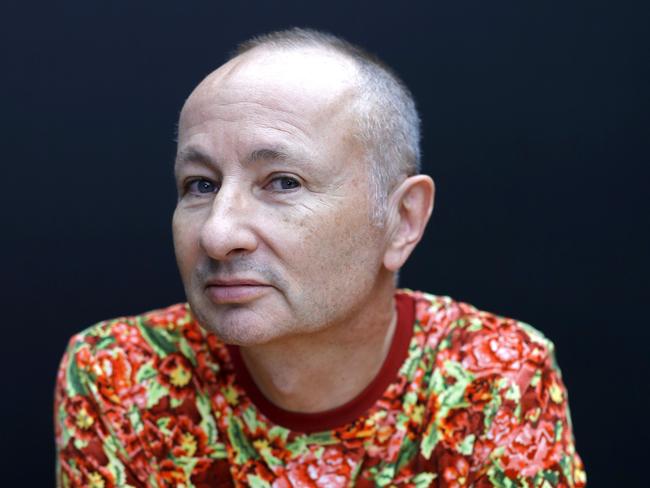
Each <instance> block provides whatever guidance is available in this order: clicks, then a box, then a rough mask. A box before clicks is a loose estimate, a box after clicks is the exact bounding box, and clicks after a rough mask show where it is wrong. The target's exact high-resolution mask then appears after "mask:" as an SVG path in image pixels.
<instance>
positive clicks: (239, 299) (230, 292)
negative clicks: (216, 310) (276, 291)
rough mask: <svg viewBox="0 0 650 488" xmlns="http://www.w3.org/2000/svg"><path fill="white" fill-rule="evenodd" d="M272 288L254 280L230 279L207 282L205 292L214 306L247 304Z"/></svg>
mask: <svg viewBox="0 0 650 488" xmlns="http://www.w3.org/2000/svg"><path fill="white" fill-rule="evenodd" d="M272 288H273V287H272V286H271V285H268V284H266V283H261V282H259V281H257V280H254V279H244V278H241V279H240V278H230V279H217V280H209V281H208V282H207V283H206V285H205V292H206V294H207V295H208V297H209V298H210V300H211V301H212V302H214V303H215V304H219V305H223V304H228V303H231V304H237V303H247V302H251V301H253V300H256V299H257V298H260V297H261V296H263V295H265V294H266V293H268V292H269V291H271V289H272Z"/></svg>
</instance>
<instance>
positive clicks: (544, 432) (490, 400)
mask: <svg viewBox="0 0 650 488" xmlns="http://www.w3.org/2000/svg"><path fill="white" fill-rule="evenodd" d="M413 296H414V298H416V324H415V328H416V330H417V328H418V327H420V328H421V330H422V331H423V335H424V337H425V340H424V341H423V344H424V350H425V351H427V349H428V351H429V363H428V368H427V373H426V374H427V381H426V385H427V398H428V409H427V410H428V416H427V419H426V421H425V426H426V427H425V430H424V433H423V437H422V444H421V453H422V455H423V457H424V458H425V459H427V460H429V461H428V462H430V463H434V462H435V463H438V464H437V469H438V470H439V471H440V472H442V473H443V475H444V477H445V478H449V479H452V478H453V477H454V476H461V471H462V472H463V473H464V474H462V476H467V477H468V479H472V480H474V481H475V482H477V483H478V482H479V481H481V482H484V481H486V480H490V482H492V484H497V485H499V482H503V481H504V480H505V479H506V478H509V481H511V480H517V483H524V482H526V483H528V484H529V485H530V484H531V483H532V485H531V486H537V484H535V483H537V482H538V481H539V480H540V479H542V478H544V477H550V478H549V479H551V478H552V479H554V480H557V481H558V482H560V481H561V482H560V484H558V485H557V486H562V484H561V483H567V484H568V485H570V486H573V484H570V483H569V482H571V483H574V481H575V483H574V484H575V486H583V482H584V472H583V471H582V464H581V461H580V459H579V457H578V456H577V454H576V453H575V447H574V440H573V434H572V431H571V421H570V415H569V410H568V400H567V393H566V389H565V387H564V385H563V382H562V379H561V374H560V371H559V369H558V367H557V364H556V363H555V358H554V346H553V343H552V342H551V341H550V340H548V339H547V338H546V337H545V336H544V335H543V334H542V333H541V332H540V331H538V330H537V329H535V328H533V327H532V326H530V325H529V324H527V323H525V322H522V321H520V320H516V319H513V318H508V317H503V316H500V315H497V314H494V313H490V312H486V311H482V310H479V309H477V308H476V307H474V306H472V305H470V304H467V303H463V302H459V301H456V300H453V299H451V298H449V297H437V296H433V295H428V294H425V293H421V292H413ZM432 337H433V339H431V338H432ZM434 460H435V461H434ZM499 480H501V481H499ZM506 485H507V483H506ZM480 486H483V485H480ZM490 486H491V485H490ZM499 486H500V485H499ZM517 486H519V485H517ZM552 486H556V485H552Z"/></svg>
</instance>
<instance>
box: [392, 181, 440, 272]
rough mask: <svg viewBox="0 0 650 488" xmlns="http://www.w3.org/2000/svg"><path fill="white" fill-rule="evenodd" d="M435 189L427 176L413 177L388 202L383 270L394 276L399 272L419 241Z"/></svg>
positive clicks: (430, 210) (429, 212) (429, 215)
mask: <svg viewBox="0 0 650 488" xmlns="http://www.w3.org/2000/svg"><path fill="white" fill-rule="evenodd" d="M434 193H435V185H434V183H433V180H432V179H431V177H430V176H427V175H416V176H411V177H409V178H407V179H406V180H404V181H403V182H402V184H401V185H400V186H399V187H398V188H396V190H395V192H394V193H393V198H391V203H390V209H391V219H390V221H389V225H390V228H389V232H390V234H389V235H390V239H389V242H388V246H387V248H386V252H385V253H384V266H385V267H386V269H388V270H389V271H392V272H395V271H397V270H399V268H401V267H402V266H403V265H404V263H405V262H406V260H407V259H408V257H409V256H410V255H411V252H413V249H414V248H415V246H416V245H417V243H418V242H420V239H422V235H423V234H424V229H425V228H426V225H427V222H428V221H429V217H431V212H432V211H433V197H434Z"/></svg>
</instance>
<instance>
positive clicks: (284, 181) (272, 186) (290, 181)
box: [266, 176, 300, 191]
mask: <svg viewBox="0 0 650 488" xmlns="http://www.w3.org/2000/svg"><path fill="white" fill-rule="evenodd" d="M266 187H267V188H268V189H269V190H272V191H289V190H295V189H296V188H300V182H299V181H298V180H297V179H295V178H292V177H291V176H278V177H276V178H273V179H272V180H271V181H270V182H269V183H268V184H267V185H266Z"/></svg>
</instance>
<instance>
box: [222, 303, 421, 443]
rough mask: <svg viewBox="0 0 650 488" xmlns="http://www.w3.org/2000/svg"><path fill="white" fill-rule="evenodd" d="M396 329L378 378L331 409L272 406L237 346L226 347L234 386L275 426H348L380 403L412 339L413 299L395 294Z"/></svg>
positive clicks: (310, 429)
mask: <svg viewBox="0 0 650 488" xmlns="http://www.w3.org/2000/svg"><path fill="white" fill-rule="evenodd" d="M395 306H396V308H397V327H396V328H395V334H394V335H393V342H392V344H391V347H390V350H389V351H388V355H387V356H386V359H385V360H384V364H383V365H382V367H381V369H380V370H379V373H377V376H376V377H375V378H374V379H373V380H372V381H371V382H370V384H369V385H368V386H367V387H366V388H365V389H364V390H363V391H362V392H361V393H359V395H357V396H356V397H355V398H353V399H352V400H350V401H349V402H347V403H345V404H344V405H341V406H339V407H336V408H333V409H331V410H326V411H323V412H315V413H297V412H291V411H289V410H285V409H283V408H280V407H278V406H277V405H275V404H273V403H271V402H270V401H269V400H268V399H267V398H266V397H265V396H264V395H263V394H262V392H261V391H260V389H259V388H258V387H257V385H256V384H255V382H254V381H253V378H252V377H251V375H250V373H249V371H248V369H247V368H246V365H245V363H244V361H243V359H242V357H241V353H240V351H239V347H238V346H231V345H229V346H228V350H229V352H230V357H231V358H232V362H233V366H234V369H235V374H236V375H237V383H238V385H239V386H241V387H242V388H243V389H244V390H245V391H246V393H247V394H248V396H249V397H250V399H251V400H252V401H253V403H254V404H255V405H256V406H257V408H258V409H259V410H260V411H261V412H262V413H263V414H264V415H266V417H268V418H269V419H270V420H271V421H273V422H274V423H276V424H278V425H281V426H283V427H286V428H287V429H290V430H294V431H299V432H306V433H310V432H321V431H324V430H331V429H334V428H337V427H340V426H343V425H345V424H348V423H351V422H352V421H354V420H356V419H357V418H359V417H361V416H362V415H363V414H364V413H365V412H366V411H368V410H369V409H370V408H371V407H372V406H373V405H374V404H375V402H376V401H377V400H379V399H380V398H381V397H382V395H383V394H384V392H385V391H386V389H387V388H388V386H389V385H390V384H391V383H392V382H393V381H394V380H395V379H396V378H397V374H398V372H399V369H400V367H401V366H402V364H403V363H404V360H405V359H406V357H407V355H408V348H409V343H410V341H411V337H412V336H413V322H414V320H415V300H414V299H413V297H411V296H410V295H408V294H405V293H397V294H396V295H395Z"/></svg>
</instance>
